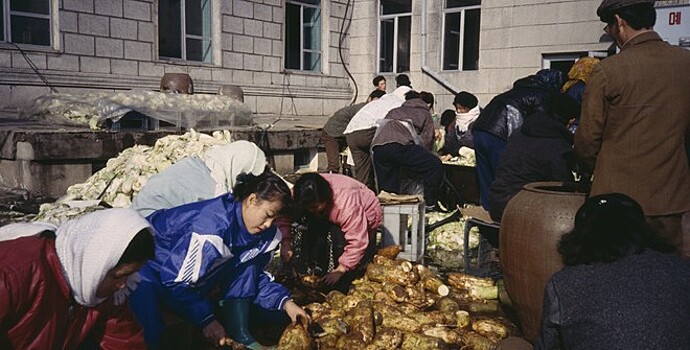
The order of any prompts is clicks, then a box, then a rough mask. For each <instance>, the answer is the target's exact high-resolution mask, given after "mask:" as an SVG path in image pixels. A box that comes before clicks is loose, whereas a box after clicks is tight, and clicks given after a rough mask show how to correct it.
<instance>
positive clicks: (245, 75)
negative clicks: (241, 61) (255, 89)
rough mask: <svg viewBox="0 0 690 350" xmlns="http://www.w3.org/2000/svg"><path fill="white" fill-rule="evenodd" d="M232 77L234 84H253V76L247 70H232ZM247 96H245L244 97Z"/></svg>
mask: <svg viewBox="0 0 690 350" xmlns="http://www.w3.org/2000/svg"><path fill="white" fill-rule="evenodd" d="M232 79H233V83H235V84H236V85H240V86H242V85H253V84H254V76H253V75H252V72H250V71H248V70H236V71H233V73H232ZM246 97H247V96H245V98H246Z"/></svg>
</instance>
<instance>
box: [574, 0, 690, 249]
mask: <svg viewBox="0 0 690 350" xmlns="http://www.w3.org/2000/svg"><path fill="white" fill-rule="evenodd" d="M597 15H598V16H599V18H600V19H601V21H602V22H604V23H606V26H605V27H604V31H605V32H606V33H607V34H608V35H610V36H611V37H613V38H614V40H615V41H616V44H617V45H618V47H620V53H619V54H617V55H615V56H613V57H610V58H607V59H605V60H603V61H601V62H600V63H599V64H598V65H597V66H596V67H595V68H594V70H593V72H592V75H591V77H590V80H589V82H588V83H587V88H586V90H585V94H584V97H583V108H582V121H581V124H580V127H579V128H578V129H577V132H576V133H575V152H576V154H577V156H578V158H579V161H580V163H581V165H582V167H583V169H584V170H585V171H593V175H594V179H593V183H592V189H591V195H598V194H602V193H610V192H620V193H624V194H626V195H628V196H630V197H632V198H633V199H635V200H636V201H638V202H639V203H640V204H641V205H642V208H643V209H644V213H645V215H646V217H647V221H648V222H649V223H650V224H651V225H652V226H653V227H654V228H655V230H656V231H657V233H658V234H659V235H661V236H663V237H665V238H666V239H668V240H669V241H670V242H671V243H673V244H674V245H675V246H676V247H677V248H678V249H679V250H681V249H682V253H683V255H685V256H690V228H689V227H687V225H686V227H683V224H682V221H683V215H685V216H686V218H687V216H688V215H690V214H688V213H690V167H689V166H688V160H687V158H686V156H685V152H684V149H685V147H687V142H688V141H687V140H688V138H689V135H690V89H689V88H688V87H690V75H689V74H687V73H681V72H688V70H690V51H686V50H684V49H682V48H679V47H674V46H671V45H669V44H668V43H666V42H664V41H663V40H662V39H661V37H660V36H659V35H658V34H657V33H656V32H654V30H653V29H652V28H653V26H654V23H655V21H656V11H655V9H654V1H651V0H604V1H603V2H602V4H601V5H600V6H599V8H598V9H597ZM687 221H689V220H686V222H687Z"/></svg>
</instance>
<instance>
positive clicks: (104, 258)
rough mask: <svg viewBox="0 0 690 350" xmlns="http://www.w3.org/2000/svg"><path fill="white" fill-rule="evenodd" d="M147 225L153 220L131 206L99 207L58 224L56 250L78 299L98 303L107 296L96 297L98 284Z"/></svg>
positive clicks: (84, 303) (78, 301) (82, 302)
mask: <svg viewBox="0 0 690 350" xmlns="http://www.w3.org/2000/svg"><path fill="white" fill-rule="evenodd" d="M147 227H150V226H149V223H148V222H147V221H146V220H145V219H144V218H143V217H141V216H140V215H139V214H138V213H137V212H136V211H134V210H132V209H128V208H113V209H105V210H99V211H96V212H93V213H89V214H86V215H84V216H82V217H80V218H78V219H73V220H70V221H67V222H65V223H64V224H62V225H60V227H58V229H57V232H56V235H57V238H56V239H55V250H56V251H57V256H58V259H59V260H60V263H61V265H62V268H63V273H64V274H65V277H67V282H68V283H69V286H70V289H71V290H72V293H73V294H74V300H76V301H77V303H79V304H81V305H84V306H95V305H97V304H99V303H101V302H103V301H104V300H105V298H98V297H96V290H97V289H98V285H99V284H101V282H102V281H103V279H104V278H105V276H106V274H107V273H108V271H109V270H110V269H112V268H113V267H115V265H116V264H117V262H118V261H119V260H120V258H121V257H122V253H124V251H125V249H126V248H127V246H128V245H129V243H130V242H131V241H132V238H134V236H135V235H136V234H137V233H139V231H141V230H143V229H144V228H147ZM152 231H153V230H152Z"/></svg>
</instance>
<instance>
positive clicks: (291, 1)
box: [283, 0, 328, 73]
mask: <svg viewBox="0 0 690 350" xmlns="http://www.w3.org/2000/svg"><path fill="white" fill-rule="evenodd" d="M324 2H327V1H326V0H320V1H319V4H317V5H314V4H308V3H305V2H301V1H299V0H287V1H286V2H285V9H286V12H285V13H286V16H287V4H293V5H297V6H299V7H300V9H299V68H288V67H286V66H287V59H286V58H284V63H283V67H284V68H285V69H288V70H299V71H303V72H313V73H321V72H323V71H324V69H325V68H324V67H325V64H324V58H325V55H324V50H323V47H324V38H325V35H327V34H328V33H327V32H324V20H323V19H324V16H325V14H326V12H327V11H324V6H323V5H324ZM305 8H312V9H318V10H319V23H318V25H319V28H317V30H316V31H317V32H318V33H319V41H318V42H319V49H318V50H314V49H305V48H304V32H305V26H304V9H305ZM325 18H328V17H325ZM326 22H327V21H326ZM286 23H287V21H286ZM310 25H311V26H312V28H313V27H314V26H315V24H314V23H310ZM285 31H286V32H287V28H285ZM288 49H289V48H288V47H287V40H286V42H285V50H286V51H287V50H288ZM307 53H309V54H312V55H314V54H318V56H319V65H318V67H317V68H316V69H305V62H304V61H305V60H304V57H305V54H307ZM283 54H285V53H283Z"/></svg>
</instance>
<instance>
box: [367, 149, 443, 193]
mask: <svg viewBox="0 0 690 350" xmlns="http://www.w3.org/2000/svg"><path fill="white" fill-rule="evenodd" d="M373 153H374V169H375V170H376V180H377V181H378V184H379V189H381V190H383V191H387V192H393V193H400V189H401V172H405V173H406V174H409V175H410V176H412V177H413V178H415V179H421V181H422V183H423V184H424V201H425V202H426V204H427V205H435V204H436V199H437V196H438V190H439V188H440V187H441V184H442V183H443V164H442V163H441V159H439V157H437V156H435V155H434V154H433V153H431V152H429V151H428V150H426V149H425V148H424V147H422V146H419V145H401V144H399V143H387V144H385V145H378V146H374V150H373Z"/></svg>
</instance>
